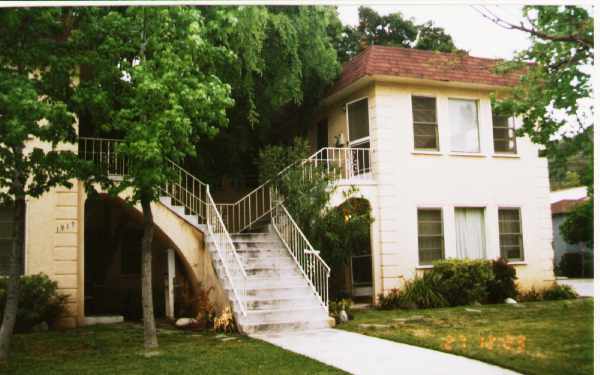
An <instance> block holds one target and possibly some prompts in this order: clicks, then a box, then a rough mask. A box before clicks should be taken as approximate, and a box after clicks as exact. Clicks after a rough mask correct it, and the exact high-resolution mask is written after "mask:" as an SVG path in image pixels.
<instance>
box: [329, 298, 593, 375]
mask: <svg viewBox="0 0 600 375" xmlns="http://www.w3.org/2000/svg"><path fill="white" fill-rule="evenodd" d="M593 317H594V307H593V301H592V300H591V299H579V300H568V301H551V302H550V301H549V302H530V303H522V304H518V305H485V306H473V307H454V308H444V309H428V310H391V311H382V310H362V311H355V312H354V320H351V321H350V322H348V323H344V324H342V325H339V326H338V328H341V329H345V330H348V331H354V332H358V333H362V334H365V335H370V336H376V337H380V338H383V339H388V340H392V341H398V342H402V343H406V344H412V345H418V346H422V347H427V348H431V349H435V350H441V351H446V352H450V353H455V354H458V355H462V356H465V357H471V358H475V359H479V360H481V361H485V362H489V363H493V364H496V365H499V366H502V367H505V368H510V369H513V370H516V371H518V372H521V373H525V374H544V375H550V374H557V375H558V374H561V375H562V374H591V373H593V344H594V343H593V340H594V338H593Z"/></svg>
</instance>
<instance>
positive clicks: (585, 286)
mask: <svg viewBox="0 0 600 375" xmlns="http://www.w3.org/2000/svg"><path fill="white" fill-rule="evenodd" d="M556 282H557V283H559V284H560V285H568V286H570V287H571V288H573V289H575V291H576V292H577V294H579V295H580V296H581V297H593V296H594V279H557V280H556Z"/></svg>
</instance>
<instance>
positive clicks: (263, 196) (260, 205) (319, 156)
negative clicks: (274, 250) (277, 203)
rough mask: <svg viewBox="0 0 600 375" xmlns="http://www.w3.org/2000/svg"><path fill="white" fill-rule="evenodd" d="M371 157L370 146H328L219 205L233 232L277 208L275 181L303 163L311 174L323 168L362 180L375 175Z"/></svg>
mask: <svg viewBox="0 0 600 375" xmlns="http://www.w3.org/2000/svg"><path fill="white" fill-rule="evenodd" d="M371 160H372V158H371V149H370V148H354V147H346V148H336V147H324V148H322V149H320V150H318V151H317V152H315V153H314V154H312V155H311V156H309V157H308V158H306V159H304V160H299V161H297V162H295V163H292V164H290V165H288V166H287V167H285V168H284V169H283V170H281V172H279V173H278V174H277V176H275V177H274V178H272V179H270V180H267V181H266V182H265V183H263V184H262V185H260V186H259V187H257V188H256V189H254V190H252V191H251V192H249V193H248V194H246V195H244V196H243V197H242V198H240V199H239V200H238V201H237V202H234V203H219V204H217V208H218V210H219V212H220V213H221V215H222V216H223V221H224V223H225V224H226V226H227V229H228V230H229V232H231V233H239V232H242V231H244V230H246V229H248V228H250V227H251V226H252V225H253V224H255V223H256V222H258V221H259V220H261V219H262V218H264V217H266V216H267V215H268V214H269V213H270V211H271V209H272V208H273V205H272V197H271V190H270V189H271V187H273V186H274V181H275V180H277V179H278V178H280V177H281V176H283V175H284V174H285V173H286V172H287V171H288V170H290V169H291V168H292V167H294V166H297V165H301V166H302V168H303V170H304V171H305V172H306V175H307V176H310V175H311V173H313V172H314V171H319V173H323V172H325V173H327V174H328V175H329V176H330V177H331V178H332V179H333V180H349V181H351V182H360V181H364V180H370V179H371V178H372V175H371Z"/></svg>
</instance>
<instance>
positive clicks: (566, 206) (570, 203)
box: [550, 186, 592, 266]
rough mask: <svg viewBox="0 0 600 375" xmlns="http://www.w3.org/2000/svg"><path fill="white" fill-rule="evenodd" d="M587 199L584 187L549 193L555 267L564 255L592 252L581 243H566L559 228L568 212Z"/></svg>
mask: <svg viewBox="0 0 600 375" xmlns="http://www.w3.org/2000/svg"><path fill="white" fill-rule="evenodd" d="M587 199H588V197H587V188H586V187H585V186H580V187H574V188H570V189H562V190H557V191H553V192H551V193H550V202H551V204H552V231H553V247H554V265H555V266H558V265H559V264H560V260H561V259H562V257H563V255H564V254H566V253H581V252H582V250H583V251H586V252H591V251H592V250H591V249H589V248H588V247H587V246H586V245H585V244H583V243H578V244H569V243H567V242H566V241H565V240H564V238H563V236H562V233H561V232H560V226H561V225H562V223H564V222H565V220H566V219H567V216H568V214H569V212H571V211H572V210H573V209H574V208H575V207H577V206H578V205H580V204H582V203H583V202H585V201H586V200H587Z"/></svg>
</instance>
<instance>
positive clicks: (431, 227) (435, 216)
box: [417, 209, 444, 264]
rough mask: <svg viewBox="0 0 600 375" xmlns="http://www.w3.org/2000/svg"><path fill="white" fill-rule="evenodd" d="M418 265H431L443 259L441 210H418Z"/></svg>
mask: <svg viewBox="0 0 600 375" xmlns="http://www.w3.org/2000/svg"><path fill="white" fill-rule="evenodd" d="M417 214H418V231H419V238H418V242H419V264H431V263H432V262H433V261H434V260H439V259H443V258H444V233H443V232H444V229H443V224H442V210H440V209H419V211H418V212H417Z"/></svg>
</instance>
